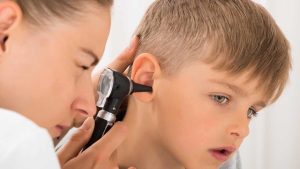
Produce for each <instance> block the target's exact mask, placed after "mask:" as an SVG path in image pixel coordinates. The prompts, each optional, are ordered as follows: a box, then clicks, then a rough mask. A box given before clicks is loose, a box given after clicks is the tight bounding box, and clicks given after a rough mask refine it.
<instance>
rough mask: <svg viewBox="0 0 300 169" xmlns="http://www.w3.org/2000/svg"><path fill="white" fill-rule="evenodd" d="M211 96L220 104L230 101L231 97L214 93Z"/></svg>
mask: <svg viewBox="0 0 300 169" xmlns="http://www.w3.org/2000/svg"><path fill="white" fill-rule="evenodd" d="M211 98H212V99H213V100H214V101H216V102H217V103H218V104H227V103H228V102H229V98H228V97H226V96H222V95H212V96H211Z"/></svg>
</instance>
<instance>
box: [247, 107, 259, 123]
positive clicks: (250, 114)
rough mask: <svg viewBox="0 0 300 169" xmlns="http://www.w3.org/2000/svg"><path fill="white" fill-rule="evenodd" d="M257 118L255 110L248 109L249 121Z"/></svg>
mask: <svg viewBox="0 0 300 169" xmlns="http://www.w3.org/2000/svg"><path fill="white" fill-rule="evenodd" d="M256 116H257V112H256V111H255V110H254V108H249V109H248V113H247V117H248V119H250V120H251V119H253V117H256Z"/></svg>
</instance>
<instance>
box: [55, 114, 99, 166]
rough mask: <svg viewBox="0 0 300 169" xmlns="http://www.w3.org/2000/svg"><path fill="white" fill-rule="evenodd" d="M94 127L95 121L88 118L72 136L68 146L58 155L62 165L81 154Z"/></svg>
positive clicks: (60, 150)
mask: <svg viewBox="0 0 300 169" xmlns="http://www.w3.org/2000/svg"><path fill="white" fill-rule="evenodd" d="M94 126H95V122H94V119H93V118H92V117H88V118H87V119H86V120H85V121H84V123H83V124H82V125H81V127H79V128H78V129H77V131H76V132H75V133H74V134H73V135H72V136H71V138H70V140H69V141H68V142H67V143H66V145H64V146H63V147H62V148H61V149H59V151H58V153H57V155H58V158H59V161H60V164H61V165H63V164H64V163H66V162H67V161H69V160H70V159H72V158H74V157H76V156H77V155H78V154H79V152H80V151H81V150H82V148H83V146H84V145H85V144H86V143H87V142H88V141H89V139H90V137H91V135H92V133H93V130H94Z"/></svg>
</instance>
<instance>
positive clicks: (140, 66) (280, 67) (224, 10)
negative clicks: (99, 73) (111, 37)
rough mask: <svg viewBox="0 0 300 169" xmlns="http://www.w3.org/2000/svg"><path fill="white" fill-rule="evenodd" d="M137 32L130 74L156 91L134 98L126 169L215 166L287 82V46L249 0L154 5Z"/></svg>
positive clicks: (121, 156)
mask: <svg viewBox="0 0 300 169" xmlns="http://www.w3.org/2000/svg"><path fill="white" fill-rule="evenodd" d="M136 33H137V34H139V35H140V36H141V37H140V38H141V39H140V46H139V49H138V52H137V55H136V59H135V61H134V63H133V64H132V67H131V74H130V76H131V78H132V79H133V80H134V81H135V82H137V83H140V84H144V85H149V86H152V87H153V92H152V93H136V94H133V96H131V97H130V98H129V101H128V108H127V111H126V116H125V118H124V120H123V121H124V122H125V123H126V124H127V125H128V127H129V130H128V131H129V134H128V137H127V139H126V140H125V142H124V143H123V144H122V145H121V146H120V147H119V148H118V149H117V152H116V153H117V154H118V161H119V165H120V166H121V167H122V168H125V167H128V166H135V167H137V168H140V169H150V168H151V169H153V168H155V169H166V168H170V169H177V168H178V169H183V168H187V169H215V168H218V167H219V166H220V165H221V164H222V163H224V161H226V160H228V159H229V158H230V157H231V156H232V155H233V154H234V152H235V151H236V150H237V149H238V148H239V146H240V145H241V143H242V142H243V139H244V138H245V137H246V136H247V135H248V133H249V128H248V125H249V123H250V120H251V119H252V118H253V117H254V116H256V115H257V112H259V111H260V110H261V109H263V108H264V107H265V106H267V105H270V104H271V103H273V102H274V101H276V99H277V98H278V97H279V96H280V94H281V93H282V91H283V89H284V87H285V84H286V82H287V79H288V73H289V69H290V67H291V59H290V54H289V44H288V42H287V40H286V38H285V37H284V35H283V34H282V32H281V31H280V29H279V28H278V26H277V25H276V23H275V22H274V20H273V19H272V17H271V16H270V14H268V13H267V11H266V10H265V9H263V8H262V7H261V6H259V5H258V4H255V3H254V2H252V1H250V0H230V1H225V0H157V1H155V2H154V3H153V4H152V5H151V6H150V8H149V9H148V11H147V12H146V14H145V16H144V18H143V20H142V21H141V23H140V25H139V27H138V29H137V32H136Z"/></svg>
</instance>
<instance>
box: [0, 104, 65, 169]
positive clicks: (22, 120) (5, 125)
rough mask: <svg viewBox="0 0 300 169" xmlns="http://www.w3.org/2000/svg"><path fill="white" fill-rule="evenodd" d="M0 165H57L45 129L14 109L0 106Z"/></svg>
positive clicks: (11, 168)
mask: <svg viewBox="0 0 300 169" xmlns="http://www.w3.org/2000/svg"><path fill="white" fill-rule="evenodd" d="M0 168H1V169H60V165H59V162H58V159H57V156H56V153H55V151H54V148H53V142H52V138H51V136H50V135H49V133H48V132H47V130H45V129H43V128H41V127H39V126H38V125H37V124H35V123H34V122H32V121H31V120H29V119H27V118H26V117H24V116H22V115H20V114H18V113H16V112H13V111H9V110H5V109H1V108H0Z"/></svg>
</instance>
